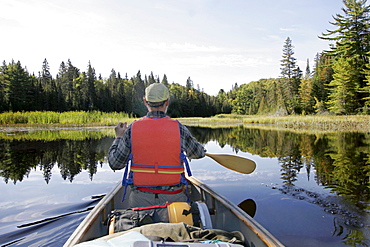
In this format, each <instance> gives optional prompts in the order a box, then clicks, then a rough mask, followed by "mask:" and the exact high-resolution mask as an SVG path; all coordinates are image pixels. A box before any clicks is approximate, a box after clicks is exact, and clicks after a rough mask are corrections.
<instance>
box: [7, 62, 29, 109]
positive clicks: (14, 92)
mask: <svg viewBox="0 0 370 247" xmlns="http://www.w3.org/2000/svg"><path fill="white" fill-rule="evenodd" d="M7 75H8V78H7V80H8V82H7V84H8V85H9V87H8V92H7V98H9V103H10V110H12V111H32V110H34V108H33V107H34V99H35V87H34V84H33V81H32V80H31V77H30V75H29V74H28V72H27V71H26V70H25V69H24V68H22V66H21V63H20V62H19V61H18V62H17V63H15V62H14V61H12V63H11V64H9V65H8V69H7Z"/></svg>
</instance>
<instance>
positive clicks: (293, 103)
mask: <svg viewBox="0 0 370 247" xmlns="http://www.w3.org/2000/svg"><path fill="white" fill-rule="evenodd" d="M293 48H294V47H293V45H292V40H291V39H290V38H289V37H288V38H287V39H286V40H285V43H284V46H283V56H282V57H283V59H282V60H281V68H280V70H281V77H282V79H281V85H280V86H281V91H282V97H283V104H284V108H285V110H286V111H287V112H288V113H293V112H296V110H297V107H298V100H297V95H298V88H299V84H300V80H301V77H302V71H301V70H300V69H299V67H298V66H297V65H296V60H297V59H296V58H295V57H294V56H293V55H294V50H293Z"/></svg>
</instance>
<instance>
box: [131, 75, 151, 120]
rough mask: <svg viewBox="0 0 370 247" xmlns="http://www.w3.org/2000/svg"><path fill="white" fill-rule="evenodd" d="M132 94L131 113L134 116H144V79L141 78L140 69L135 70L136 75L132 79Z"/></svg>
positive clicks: (145, 110)
mask: <svg viewBox="0 0 370 247" xmlns="http://www.w3.org/2000/svg"><path fill="white" fill-rule="evenodd" d="M132 95H133V96H132V113H133V114H135V115H136V116H140V117H141V116H144V115H145V114H146V112H147V109H146V108H145V106H144V104H143V98H144V95H145V85H144V81H143V80H142V79H141V73H140V70H139V71H138V72H137V74H136V77H135V78H134V79H133V88H132Z"/></svg>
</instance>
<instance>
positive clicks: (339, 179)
mask: <svg viewBox="0 0 370 247" xmlns="http://www.w3.org/2000/svg"><path fill="white" fill-rule="evenodd" d="M190 129H191V132H192V133H193V134H194V136H195V137H196V138H197V139H198V140H199V141H201V142H202V143H204V144H205V147H206V149H207V150H208V152H209V153H230V154H235V153H237V154H238V155H240V156H243V157H247V158H251V159H253V160H255V161H256V163H257V168H256V170H255V171H254V172H253V173H252V174H248V175H246V174H240V173H236V172H233V171H230V170H228V169H226V168H224V167H222V166H220V165H218V164H217V163H215V162H214V161H213V160H212V159H210V158H204V159H201V160H192V161H191V163H190V164H191V168H192V171H193V175H194V176H195V177H197V178H198V179H200V180H201V181H203V182H205V183H206V184H208V185H210V186H211V187H212V188H214V189H215V190H216V191H218V192H220V193H221V194H223V195H225V196H226V197H227V198H229V199H230V200H231V201H232V202H234V203H236V204H238V203H240V202H242V201H244V200H245V199H249V198H250V199H253V200H254V201H255V202H256V204H257V211H256V214H255V216H254V218H255V219H256V220H257V221H258V222H259V223H260V224H261V225H262V226H264V227H265V228H266V229H267V230H269V231H270V232H271V233H272V234H273V235H274V236H275V237H277V238H278V239H279V240H280V241H281V242H282V243H284V244H285V245H287V246H369V245H370V242H369V239H370V234H369V228H370V220H369V215H370V207H369V190H370V188H369V187H370V186H369V174H370V173H369V171H370V168H369V153H370V150H369V143H370V137H369V135H368V134H360V133H351V134H350V133H338V134H327V135H308V134H304V135H303V134H302V135H298V134H293V133H290V132H277V131H267V130H251V129H245V128H243V127H238V128H224V129H207V128H190ZM112 141H113V131H112V130H111V129H109V130H106V129H73V130H62V131H41V130H40V131H28V132H7V133H6V132H4V133H1V134H0V147H1V149H0V158H1V159H0V176H1V177H2V178H3V182H1V183H0V190H1V197H0V245H1V246H62V245H63V243H64V242H65V241H66V239H67V238H68V237H69V235H70V234H71V233H72V232H73V230H74V229H75V228H76V227H77V225H78V224H79V222H81V221H82V219H83V218H84V217H85V216H86V214H87V213H88V211H86V210H88V209H90V208H91V207H93V206H94V205H96V203H97V202H98V201H99V199H93V198H92V196H99V195H102V194H105V193H106V192H107V191H109V190H110V189H111V188H112V187H113V185H114V184H116V182H117V181H118V180H119V179H121V176H122V172H121V171H118V172H113V171H111V170H110V168H109V166H108V165H107V162H106V153H107V150H108V148H109V146H110V144H111V142H112ZM366 162H368V163H366ZM28 224H30V225H28ZM19 226H21V227H20V228H19Z"/></svg>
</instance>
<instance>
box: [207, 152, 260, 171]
mask: <svg viewBox="0 0 370 247" xmlns="http://www.w3.org/2000/svg"><path fill="white" fill-rule="evenodd" d="M206 156H208V157H210V158H212V159H213V160H215V161H216V162H217V163H219V164H220V165H222V166H224V167H226V168H228V169H230V170H233V171H236V172H239V173H243V174H250V173H252V172H253V171H254V169H256V163H255V162H254V161H253V160H250V159H248V158H244V157H240V156H236V155H231V154H209V153H206Z"/></svg>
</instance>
